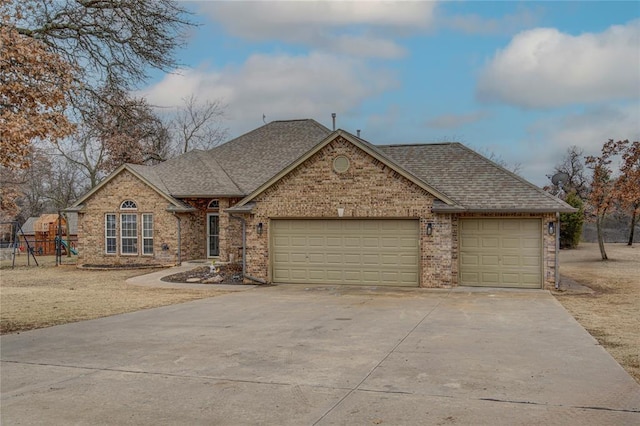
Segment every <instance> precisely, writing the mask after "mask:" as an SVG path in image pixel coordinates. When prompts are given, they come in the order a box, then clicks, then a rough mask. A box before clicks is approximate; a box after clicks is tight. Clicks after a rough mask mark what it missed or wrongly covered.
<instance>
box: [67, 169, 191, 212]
mask: <svg viewBox="0 0 640 426" xmlns="http://www.w3.org/2000/svg"><path fill="white" fill-rule="evenodd" d="M124 171H128V172H129V173H131V174H132V175H134V176H135V177H136V178H138V179H139V180H140V181H141V182H142V183H143V184H145V185H147V186H149V187H150V188H151V189H153V190H154V191H155V192H157V193H158V194H159V195H161V196H162V197H163V198H165V199H166V200H167V201H168V202H169V203H170V204H171V205H172V206H174V207H175V208H177V209H183V208H186V207H187V206H185V205H184V204H183V203H182V202H180V201H179V200H176V199H175V198H173V197H172V196H171V195H169V194H168V193H167V192H165V190H163V189H164V188H162V187H163V184H162V181H161V180H158V178H157V176H155V174H154V172H153V170H151V167H149V166H142V165H137V164H123V165H121V166H120V167H118V168H117V169H116V170H114V171H113V172H112V173H111V174H110V175H109V176H107V177H106V178H104V179H103V180H102V181H101V182H100V183H99V184H97V185H96V186H94V187H93V188H92V189H91V190H90V191H89V192H87V193H86V194H84V195H83V196H82V197H80V198H79V199H78V200H77V201H76V202H75V203H73V204H72V205H71V207H69V208H68V209H66V210H67V211H79V210H81V209H82V205H83V203H84V202H86V201H87V200H88V199H89V198H91V197H92V196H93V195H95V194H96V193H97V192H98V191H100V189H101V188H103V187H104V186H105V185H108V184H109V182H111V180H113V178H115V177H116V176H118V175H119V174H121V173H123V172H124Z"/></svg>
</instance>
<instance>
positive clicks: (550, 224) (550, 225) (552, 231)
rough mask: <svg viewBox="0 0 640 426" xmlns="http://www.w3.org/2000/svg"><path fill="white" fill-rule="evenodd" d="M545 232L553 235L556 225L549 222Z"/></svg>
mask: <svg viewBox="0 0 640 426" xmlns="http://www.w3.org/2000/svg"><path fill="white" fill-rule="evenodd" d="M547 231H548V232H549V235H553V234H555V233H556V224H555V223H553V222H549V225H547Z"/></svg>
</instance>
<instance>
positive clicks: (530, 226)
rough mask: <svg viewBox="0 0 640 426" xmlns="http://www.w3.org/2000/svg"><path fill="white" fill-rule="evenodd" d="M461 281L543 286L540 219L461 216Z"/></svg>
mask: <svg viewBox="0 0 640 426" xmlns="http://www.w3.org/2000/svg"><path fill="white" fill-rule="evenodd" d="M459 229H460V242H459V246H460V249H459V250H460V252H459V259H460V272H459V276H460V285H470V286H491V287H525V288H540V287H541V286H542V250H541V247H542V221H541V220H540V219H461V221H460V224H459Z"/></svg>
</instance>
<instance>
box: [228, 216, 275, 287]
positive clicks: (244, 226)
mask: <svg viewBox="0 0 640 426" xmlns="http://www.w3.org/2000/svg"><path fill="white" fill-rule="evenodd" d="M229 217H230V218H233V219H236V220H239V221H240V222H241V223H242V276H243V278H247V279H249V280H251V281H254V282H257V283H260V284H267V282H266V281H265V280H263V279H261V278H256V277H252V276H251V275H249V274H247V221H246V220H245V218H243V217H241V216H234V215H233V214H229Z"/></svg>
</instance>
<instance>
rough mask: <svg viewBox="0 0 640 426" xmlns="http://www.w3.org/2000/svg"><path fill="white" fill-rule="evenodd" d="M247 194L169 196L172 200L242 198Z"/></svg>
mask: <svg viewBox="0 0 640 426" xmlns="http://www.w3.org/2000/svg"><path fill="white" fill-rule="evenodd" d="M246 195H247V194H171V196H172V197H173V198H243V197H245V196H246Z"/></svg>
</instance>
